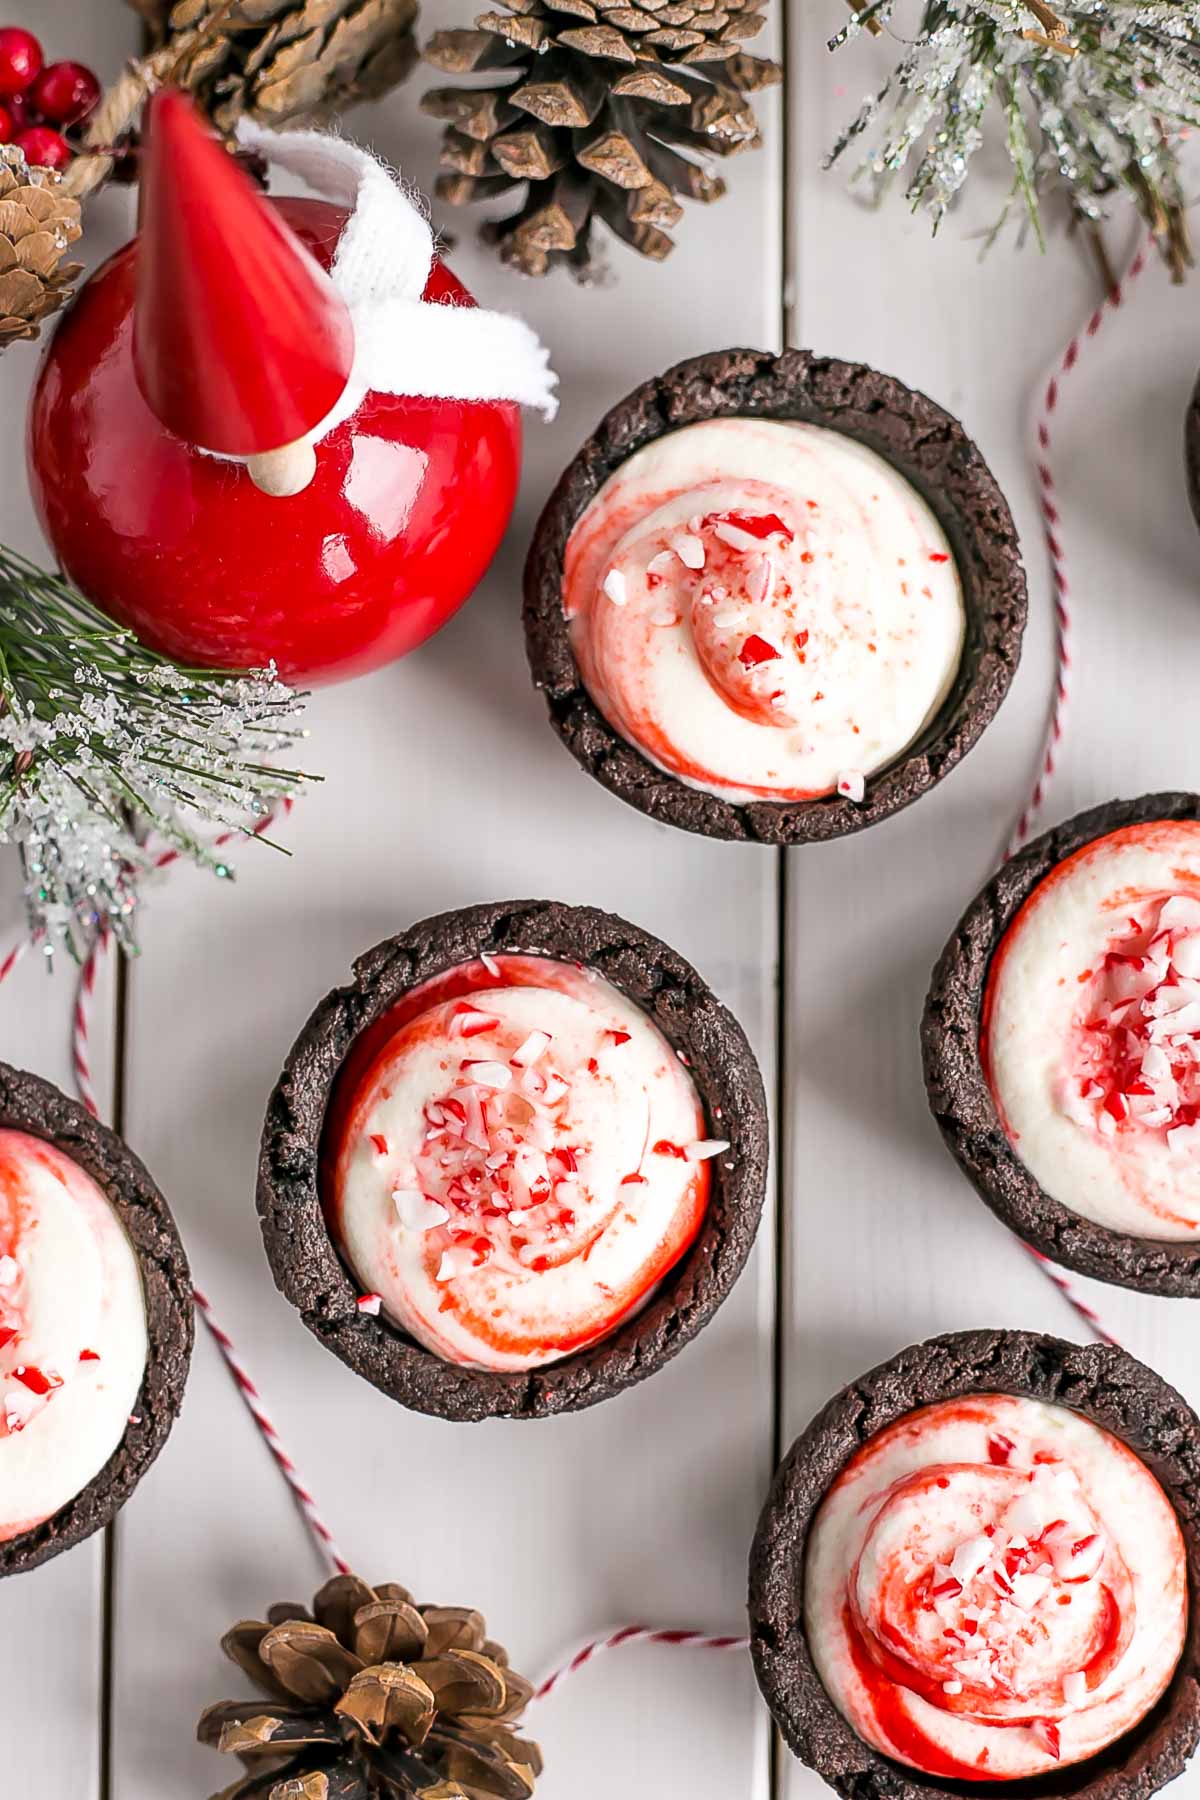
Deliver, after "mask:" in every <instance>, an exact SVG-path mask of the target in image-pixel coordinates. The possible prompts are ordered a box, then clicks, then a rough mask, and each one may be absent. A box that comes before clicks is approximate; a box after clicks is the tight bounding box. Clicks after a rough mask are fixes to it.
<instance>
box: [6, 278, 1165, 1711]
mask: <svg viewBox="0 0 1200 1800" xmlns="http://www.w3.org/2000/svg"><path fill="white" fill-rule="evenodd" d="M1147 260H1148V259H1147V253H1146V248H1145V246H1143V247H1142V248H1141V249H1139V250H1138V252H1137V254H1136V256H1135V257H1134V259H1133V261H1132V262H1131V264H1130V266H1129V269H1128V271H1127V272H1126V275H1125V277H1124V280H1123V281H1121V282H1119V283H1118V284H1117V285H1116V286H1115V287H1114V288H1113V290H1112V292H1111V293H1110V294H1109V295H1107V296H1106V298H1105V299H1104V301H1103V302H1102V303H1101V305H1100V306H1098V307H1097V308H1096V310H1095V312H1094V313H1093V314H1092V316H1091V318H1090V319H1089V320H1088V321H1087V324H1086V325H1085V326H1084V328H1083V330H1082V331H1080V332H1078V333H1076V335H1075V336H1074V337H1072V339H1071V341H1070V342H1069V343H1068V345H1067V347H1066V349H1065V350H1064V351H1063V353H1062V356H1061V357H1060V358H1059V359H1058V361H1057V363H1056V365H1055V368H1054V370H1053V373H1052V374H1051V375H1050V377H1049V380H1048V381H1047V384H1046V388H1045V391H1044V394H1043V396H1042V402H1041V406H1040V408H1039V411H1038V416H1037V422H1036V450H1035V454H1034V469H1035V472H1036V476H1037V482H1038V490H1039V495H1040V501H1041V513H1042V524H1043V531H1044V535H1045V542H1046V551H1047V555H1048V557H1049V562H1050V577H1051V589H1052V594H1053V599H1054V623H1055V673H1054V695H1053V700H1052V704H1051V708H1050V718H1049V723H1048V727H1047V732H1046V738H1045V744H1044V748H1043V752H1042V757H1041V761H1040V763H1039V767H1038V772H1037V777H1036V779H1035V782H1034V785H1033V789H1032V792H1031V793H1030V795H1029V799H1028V801H1027V803H1026V805H1025V806H1024V807H1023V809H1022V811H1021V814H1020V816H1019V818H1018V820H1017V823H1016V825H1015V827H1014V829H1013V833H1012V836H1011V838H1010V840H1009V845H1008V849H1007V852H1006V858H1007V857H1009V856H1012V855H1014V854H1015V853H1016V851H1017V850H1019V849H1020V848H1021V846H1022V845H1023V844H1025V843H1026V842H1027V841H1028V839H1029V837H1030V835H1031V833H1032V830H1033V827H1034V825H1035V823H1036V821H1037V819H1038V817H1039V815H1040V813H1041V810H1042V807H1043V805H1044V804H1045V800H1046V795H1047V793H1048V791H1049V787H1050V784H1051V782H1052V780H1053V778H1054V774H1055V770H1056V766H1057V760H1058V751H1059V745H1060V744H1061V742H1062V737H1063V731H1064V726H1065V721H1066V713H1067V704H1068V699H1069V693H1070V675H1071V629H1072V617H1071V607H1070V589H1069V586H1068V582H1067V573H1066V559H1065V555H1064V551H1063V545H1062V539H1061V537H1060V535H1059V531H1060V524H1061V520H1060V514H1059V510H1058V500H1057V485H1056V482H1055V478H1054V473H1053V467H1052V464H1051V432H1052V427H1053V423H1054V417H1055V413H1056V412H1057V410H1058V406H1059V401H1060V397H1061V392H1062V386H1063V383H1064V381H1065V380H1066V379H1067V377H1069V376H1070V375H1071V373H1072V372H1073V370H1074V369H1075V368H1076V366H1077V364H1078V361H1079V355H1080V351H1081V349H1082V348H1083V346H1084V345H1085V344H1086V343H1087V342H1088V341H1090V340H1091V339H1093V338H1095V337H1096V336H1097V334H1098V333H1099V331H1100V329H1101V327H1102V325H1103V324H1104V321H1105V319H1106V318H1108V317H1109V316H1110V314H1112V313H1114V312H1116V311H1117V310H1118V309H1119V308H1120V307H1121V306H1122V305H1124V303H1125V301H1126V299H1127V297H1128V292H1129V288H1130V286H1131V285H1132V283H1133V282H1134V281H1135V280H1136V279H1137V277H1138V276H1139V275H1140V274H1141V273H1142V271H1143V270H1144V269H1145V267H1146V263H1147ZM292 805H293V801H292V800H291V798H290V797H289V798H287V799H285V800H284V801H283V802H282V807H281V810H282V811H283V813H284V814H285V815H286V814H287V813H289V812H290V811H291V810H292ZM274 817H275V814H271V815H269V816H267V817H264V818H263V819H262V820H260V821H259V823H258V824H257V825H256V826H255V828H254V829H255V832H256V833H258V832H262V831H264V830H266V829H267V828H268V827H269V826H270V824H271V823H272V822H273V819H274ZM238 835H240V834H239V833H237V832H234V831H230V832H226V833H224V834H223V835H222V836H221V837H219V838H218V839H217V840H216V844H217V846H220V845H222V844H225V843H227V842H229V841H230V840H231V839H232V838H234V837H236V836H238ZM178 854H179V853H178V851H176V850H165V851H163V853H162V854H161V855H160V856H159V857H158V858H157V859H156V861H155V865H154V866H155V867H156V868H158V869H164V868H167V867H168V866H169V865H170V864H171V863H173V862H175V861H176V860H177V858H178ZM111 942H112V936H111V933H110V932H108V931H104V932H102V933H101V934H100V936H99V937H98V938H97V939H96V942H95V944H94V945H93V946H92V949H91V951H90V953H89V955H88V957H87V958H86V960H85V962H84V964H83V967H82V968H81V969H80V972H79V985H78V991H77V994H76V1000H75V1008H74V1013H73V1029H72V1046H71V1048H72V1062H73V1066H74V1070H75V1080H76V1084H77V1086H78V1089H79V1095H80V1098H81V1100H82V1101H83V1104H84V1105H85V1106H86V1107H87V1109H88V1111H89V1112H91V1113H92V1114H93V1115H96V1116H98V1114H99V1108H98V1106H97V1104H96V1098H95V1093H94V1090H93V1086H92V1075H91V1064H90V1056H89V1051H88V1043H89V1031H90V1024H91V1009H92V1003H93V999H94V995H95V987H96V973H97V969H98V967H99V964H100V961H101V959H102V958H103V956H104V955H105V954H106V953H107V951H108V950H109V948H110V946H111ZM30 943H31V940H30V939H24V940H22V941H21V942H20V943H18V944H16V945H14V947H13V948H12V949H11V950H10V951H9V952H8V954H7V956H5V957H4V959H3V961H2V962H0V983H2V982H3V981H4V980H5V979H6V978H7V977H8V976H9V975H10V974H11V973H12V971H13V969H14V968H15V967H16V965H17V964H18V962H19V961H20V960H21V958H22V956H23V955H24V954H25V952H26V950H28V949H29V947H30ZM1025 1248H1026V1250H1027V1251H1028V1252H1029V1255H1030V1256H1031V1257H1032V1258H1033V1260H1034V1262H1035V1264H1036V1266H1037V1267H1038V1268H1039V1269H1040V1270H1041V1271H1042V1273H1043V1274H1044V1275H1045V1277H1046V1279H1047V1280H1048V1281H1050V1282H1052V1283H1053V1285H1054V1286H1055V1287H1056V1288H1057V1289H1058V1291H1059V1292H1060V1293H1061V1294H1062V1296H1063V1298H1064V1299H1065V1300H1066V1301H1067V1303H1068V1305H1070V1306H1071V1307H1072V1308H1073V1309H1074V1311H1075V1313H1076V1314H1077V1316H1078V1317H1079V1318H1080V1319H1081V1320H1082V1321H1083V1323H1084V1324H1085V1325H1086V1326H1087V1328H1088V1330H1089V1331H1090V1332H1091V1333H1092V1334H1093V1335H1094V1336H1095V1337H1097V1338H1098V1339H1100V1341H1101V1342H1103V1343H1106V1344H1113V1345H1116V1344H1117V1339H1116V1338H1115V1337H1113V1335H1112V1333H1111V1332H1110V1331H1108V1329H1107V1328H1106V1327H1105V1325H1104V1323H1103V1321H1102V1320H1101V1318H1100V1316H1099V1314H1098V1313H1097V1312H1096V1310H1095V1308H1094V1307H1092V1306H1091V1305H1089V1303H1088V1302H1087V1301H1086V1300H1084V1299H1083V1297H1082V1296H1081V1295H1080V1294H1078V1293H1077V1292H1076V1291H1075V1288H1074V1286H1073V1285H1072V1283H1071V1282H1070V1281H1069V1280H1068V1278H1067V1277H1066V1276H1065V1275H1064V1274H1063V1273H1062V1271H1061V1270H1059V1269H1058V1268H1056V1267H1055V1265H1054V1264H1053V1263H1051V1262H1050V1261H1049V1259H1048V1258H1047V1257H1045V1256H1044V1255H1043V1254H1042V1252H1041V1251H1039V1250H1035V1249H1034V1248H1033V1246H1032V1245H1029V1244H1027V1245H1026V1246H1025ZM193 1298H194V1300H195V1304H196V1310H197V1312H198V1313H199V1315H200V1317H201V1319H202V1320H203V1321H204V1324H205V1326H206V1327H207V1329H208V1331H209V1334H210V1335H211V1337H212V1339H213V1342H214V1343H215V1344H216V1346H217V1349H218V1350H219V1351H220V1354H221V1356H222V1358H223V1359H224V1362H225V1365H226V1367H227V1369H228V1370H229V1374H230V1376H231V1378H232V1380H233V1382H234V1384H235V1387H236V1389H237V1392H238V1393H239V1394H240V1396H241V1398H242V1401H243V1403H244V1405H245V1406H246V1408H247V1410H248V1412H249V1414H250V1416H251V1418H252V1419H253V1421H254V1424H255V1426H256V1427H257V1429H258V1431H259V1433H260V1435H261V1437H262V1439H263V1441H264V1443H265V1444H266V1446H267V1449H268V1451H269V1452H270V1454H271V1457H272V1459H273V1460H274V1463H275V1466H276V1468H277V1469H278V1470H279V1472H280V1474H281V1476H282V1477H283V1479H284V1481H285V1482H286V1483H287V1485H288V1488H289V1489H290V1491H291V1494H292V1497H293V1499H294V1501H295V1503H296V1506H297V1508H298V1509H299V1512H300V1515H301V1517H302V1519H303V1520H304V1523H305V1525H306V1526H307V1527H308V1530H309V1532H310V1533H311V1534H312V1537H313V1539H314V1541H315V1543H316V1544H317V1547H318V1549H319V1550H320V1552H321V1554H322V1555H323V1556H324V1557H325V1558H326V1559H327V1560H328V1562H329V1563H330V1564H332V1566H333V1567H334V1568H335V1569H337V1570H339V1571H341V1572H342V1573H348V1572H349V1569H350V1565H349V1563H347V1562H346V1560H345V1558H344V1557H343V1556H342V1554H341V1552H340V1550H339V1549H338V1547H337V1543H336V1541H335V1539H334V1537H333V1534H332V1533H331V1531H330V1530H329V1527H328V1526H327V1525H326V1523H325V1521H324V1519H323V1518H322V1516H321V1514H320V1512H319V1511H318V1510H317V1506H316V1502H315V1501H314V1499H313V1496H312V1493H311V1491H310V1489H309V1488H308V1487H307V1485H306V1484H305V1483H304V1482H303V1481H302V1480H301V1478H300V1474H299V1471H298V1470H297V1468H296V1465H295V1463H294V1462H293V1460H292V1458H291V1456H290V1455H289V1454H288V1452H287V1451H286V1450H285V1448H284V1446H283V1443H282V1441H281V1439H280V1437H279V1433H278V1431H277V1430H276V1428H275V1425H274V1422H273V1421H272V1419H271V1417H270V1415H269V1414H268V1412H267V1410H266V1408H265V1406H264V1405H263V1401H262V1396H261V1394H260V1393H259V1391H258V1388H257V1386H256V1385H255V1383H254V1381H253V1380H252V1379H251V1377H250V1374H249V1372H248V1371H247V1369H246V1368H245V1366H244V1364H243V1363H242V1362H241V1360H240V1358H239V1357H238V1354H237V1351H236V1349H235V1347H234V1344H233V1340H232V1339H231V1338H230V1336H229V1334H228V1332H227V1331H226V1330H225V1329H224V1327H223V1326H222V1325H220V1324H219V1323H218V1322H217V1320H216V1318H215V1317H214V1314H213V1310H212V1304H211V1302H210V1301H209V1299H208V1296H207V1295H206V1294H205V1293H203V1292H202V1291H201V1290H200V1289H199V1288H197V1289H195V1290H194V1294H193ZM749 1643H750V1640H749V1639H748V1638H746V1637H741V1636H736V1635H733V1634H712V1633H708V1632H701V1631H687V1630H671V1629H662V1628H657V1627H654V1626H649V1625H623V1626H619V1627H618V1628H616V1629H614V1630H612V1631H609V1632H607V1633H605V1634H604V1635H602V1636H600V1637H595V1638H590V1639H588V1640H587V1641H586V1642H585V1643H583V1644H581V1645H580V1646H579V1647H578V1648H577V1649H576V1650H575V1651H574V1652H573V1653H572V1654H571V1655H570V1656H569V1657H568V1658H567V1659H566V1660H565V1661H564V1662H562V1663H561V1664H560V1665H559V1666H558V1667H556V1668H555V1669H553V1670H552V1671H551V1672H550V1673H549V1674H548V1675H546V1676H545V1677H544V1678H543V1679H542V1680H541V1682H540V1683H539V1684H538V1686H537V1688H536V1689H535V1691H534V1696H533V1697H534V1699H535V1700H544V1699H546V1698H547V1697H548V1696H549V1695H550V1694H552V1693H553V1692H554V1691H555V1689H556V1688H557V1687H558V1686H559V1685H560V1683H561V1682H563V1681H565V1680H566V1679H567V1677H568V1676H571V1675H574V1674H577V1673H578V1672H579V1670H581V1669H583V1668H586V1667H587V1665H588V1664H589V1663H590V1662H592V1661H593V1660H594V1659H595V1658H596V1657H597V1656H599V1655H602V1654H604V1653H606V1652H607V1651H610V1650H618V1649H624V1648H626V1647H628V1646H631V1645H634V1644H657V1645H664V1646H668V1647H670V1648H672V1649H681V1650H712V1651H737V1652H741V1651H745V1650H746V1649H748V1648H749Z"/></svg>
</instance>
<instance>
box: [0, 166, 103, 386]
mask: <svg viewBox="0 0 1200 1800" xmlns="http://www.w3.org/2000/svg"><path fill="white" fill-rule="evenodd" d="M60 189H61V183H60V180H59V177H58V175H57V174H55V172H54V170H53V169H31V168H30V167H29V164H28V163H27V162H26V161H25V158H24V156H23V155H22V154H21V152H20V151H19V150H18V149H17V148H16V146H15V145H13V144H0V350H3V349H4V347H5V345H6V344H10V343H12V342H13V340H14V339H15V338H35V337H36V336H37V335H38V328H39V326H40V325H41V322H42V320H43V319H47V318H49V316H50V314H51V313H54V312H57V311H58V309H59V307H60V306H61V305H62V304H63V302H64V300H66V299H67V297H68V295H69V294H70V291H71V283H72V282H73V281H74V280H75V277H76V276H77V275H78V274H79V272H80V270H81V269H82V267H83V265H82V263H76V262H64V261H63V257H64V256H65V255H66V252H67V250H68V248H69V247H70V245H72V244H74V243H75V242H77V240H78V238H79V236H80V233H81V231H82V227H81V225H80V223H79V202H78V200H72V199H71V198H70V197H69V196H68V195H67V194H64V193H62V192H61V191H60Z"/></svg>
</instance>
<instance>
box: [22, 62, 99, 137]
mask: <svg viewBox="0 0 1200 1800" xmlns="http://www.w3.org/2000/svg"><path fill="white" fill-rule="evenodd" d="M99 98H100V83H99V82H98V81H97V80H96V77H95V76H94V75H93V74H92V71H91V70H90V69H88V68H85V66H84V65H83V63H77V62H56V63H50V64H49V65H48V67H46V68H44V69H43V70H42V72H41V74H40V75H39V76H38V78H37V80H36V81H35V82H34V84H33V91H32V93H31V94H30V99H31V100H32V101H33V104H34V105H35V106H36V107H37V109H38V111H39V112H40V113H41V115H42V117H43V118H44V119H46V120H48V121H49V123H50V124H51V125H61V126H63V127H64V129H65V128H66V127H67V126H68V125H78V124H79V123H80V121H81V120H83V119H86V118H87V116H88V114H89V113H90V112H91V110H92V108H93V107H94V106H95V104H96V102H97V100H99Z"/></svg>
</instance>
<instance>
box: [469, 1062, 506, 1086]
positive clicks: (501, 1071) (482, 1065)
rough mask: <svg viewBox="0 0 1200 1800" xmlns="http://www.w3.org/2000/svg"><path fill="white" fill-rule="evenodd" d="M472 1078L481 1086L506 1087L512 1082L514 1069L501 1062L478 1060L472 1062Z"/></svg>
mask: <svg viewBox="0 0 1200 1800" xmlns="http://www.w3.org/2000/svg"><path fill="white" fill-rule="evenodd" d="M470 1070H471V1079H472V1080H473V1081H476V1082H478V1084H479V1086H480V1087H485V1088H494V1089H496V1090H499V1089H500V1088H506V1087H508V1086H510V1085H511V1083H512V1070H511V1069H509V1068H506V1067H505V1065H504V1064H503V1063H500V1062H477V1063H471V1064H470Z"/></svg>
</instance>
